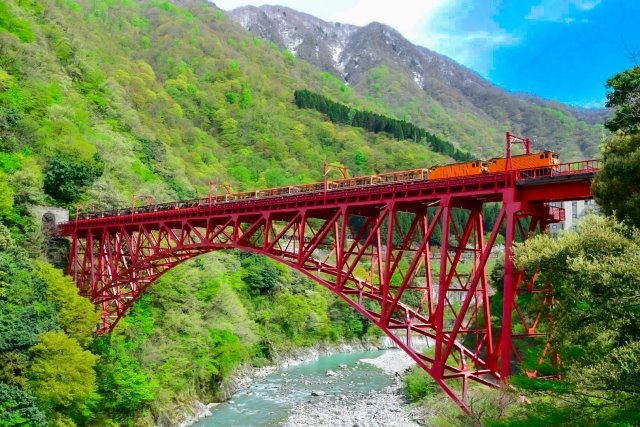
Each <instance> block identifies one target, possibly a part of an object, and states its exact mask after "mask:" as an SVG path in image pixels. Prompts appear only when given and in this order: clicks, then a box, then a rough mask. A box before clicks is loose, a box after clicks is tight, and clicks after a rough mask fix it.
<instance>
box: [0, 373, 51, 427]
mask: <svg viewBox="0 0 640 427" xmlns="http://www.w3.org/2000/svg"><path fill="white" fill-rule="evenodd" d="M47 425H48V424H47V419H46V418H45V415H44V413H43V412H42V410H41V409H40V408H39V407H38V405H37V404H36V402H35V400H34V399H33V397H32V396H30V395H29V394H27V393H25V392H24V391H22V390H20V389H19V388H17V387H14V386H11V385H8V384H3V383H1V382H0V426H1V427H10V426H24V427H47Z"/></svg>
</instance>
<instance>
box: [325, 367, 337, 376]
mask: <svg viewBox="0 0 640 427" xmlns="http://www.w3.org/2000/svg"><path fill="white" fill-rule="evenodd" d="M336 375H338V374H336V373H335V372H333V371H332V370H331V369H327V376H328V377H335V376H336Z"/></svg>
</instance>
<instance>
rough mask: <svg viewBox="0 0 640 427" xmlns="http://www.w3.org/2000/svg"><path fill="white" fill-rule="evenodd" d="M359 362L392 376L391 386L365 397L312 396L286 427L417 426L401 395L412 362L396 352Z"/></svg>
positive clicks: (338, 373) (295, 411) (292, 412)
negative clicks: (393, 376)
mask: <svg viewBox="0 0 640 427" xmlns="http://www.w3.org/2000/svg"><path fill="white" fill-rule="evenodd" d="M360 363H369V364H371V365H374V366H376V367H378V368H381V369H382V370H384V371H385V372H387V373H388V374H391V375H395V381H394V384H392V385H390V386H388V387H385V388H384V389H382V390H378V391H374V392H371V393H368V394H362V393H345V394H341V395H339V396H328V395H323V394H321V395H319V396H312V397H311V398H310V399H309V400H308V401H307V402H306V403H304V404H302V405H298V406H297V407H295V408H293V410H292V411H291V415H290V416H289V419H288V420H287V422H286V423H285V427H309V426H323V427H343V426H353V427H419V424H417V423H416V422H415V421H414V420H413V418H414V415H415V414H414V413H413V411H411V410H410V409H409V406H408V405H407V403H406V401H405V399H404V396H403V395H402V379H401V378H402V377H401V376H402V374H403V373H404V372H406V371H407V370H408V369H410V368H411V367H412V366H413V365H414V364H415V362H414V361H413V359H411V358H410V357H409V356H407V355H406V353H404V352H402V351H400V350H398V351H388V352H386V353H384V354H383V355H381V356H379V357H377V358H375V359H362V360H361V362H360ZM333 375H340V372H339V371H338V372H337V373H333ZM333 375H332V376H333Z"/></svg>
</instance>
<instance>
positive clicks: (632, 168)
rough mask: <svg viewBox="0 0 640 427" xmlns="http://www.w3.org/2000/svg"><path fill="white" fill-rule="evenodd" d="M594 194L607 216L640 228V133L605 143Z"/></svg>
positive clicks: (594, 185) (615, 138) (614, 138)
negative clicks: (612, 216) (639, 181)
mask: <svg viewBox="0 0 640 427" xmlns="http://www.w3.org/2000/svg"><path fill="white" fill-rule="evenodd" d="M603 151H604V159H603V162H602V163H603V164H602V169H601V171H600V173H598V175H597V176H596V179H595V181H594V183H593V186H592V190H593V195H594V197H595V199H596V202H597V203H598V206H600V207H601V208H602V210H603V212H605V213H606V214H609V215H611V214H614V215H615V216H616V217H617V218H618V219H620V220H622V221H625V222H627V223H629V224H632V225H635V226H636V227H640V189H639V188H638V186H637V182H638V179H640V134H636V135H627V136H623V135H617V136H614V137H612V138H611V139H610V140H609V141H607V142H606V143H605V144H604V150H603Z"/></svg>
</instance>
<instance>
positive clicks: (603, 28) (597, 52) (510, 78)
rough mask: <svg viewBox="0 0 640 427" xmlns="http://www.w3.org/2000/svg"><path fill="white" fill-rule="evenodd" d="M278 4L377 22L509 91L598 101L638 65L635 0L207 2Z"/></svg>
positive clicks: (639, 24) (638, 2)
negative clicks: (609, 84) (613, 80)
mask: <svg viewBox="0 0 640 427" xmlns="http://www.w3.org/2000/svg"><path fill="white" fill-rule="evenodd" d="M214 3H215V4H216V5H218V6H219V7H221V8H222V9H225V10H229V9H232V8H234V7H238V6H241V5H246V4H253V5H260V4H265V3H267V4H279V5H283V6H288V7H291V8H293V9H297V10H300V11H303V12H307V13H310V14H312V15H315V16H317V17H319V18H322V19H325V20H328V21H334V22H342V23H349V24H355V25H365V24H367V23H369V22H371V21H378V22H383V23H385V24H388V25H391V26H393V27H394V28H396V29H397V30H398V31H400V32H401V33H402V34H403V35H404V36H405V37H406V38H407V39H409V40H411V41H412V42H414V43H416V44H419V45H422V46H425V47H428V48H430V49H432V50H435V51H436V52H439V53H442V54H444V55H447V56H449V57H451V58H453V59H455V60H456V61H458V62H460V63H461V64H463V65H465V66H467V67H469V68H471V69H472V70H474V71H476V72H478V73H479V74H480V75H482V76H483V77H485V78H487V79H489V80H490V81H492V82H494V83H496V84H497V85H499V86H502V87H504V88H505V89H507V90H510V91H514V92H528V93H533V94H536V95H539V96H542V97H543V98H547V99H554V100H558V101H561V102H566V103H570V104H574V105H579V106H584V107H599V106H603V104H604V101H605V94H606V90H605V87H604V84H605V82H606V80H607V79H608V78H609V77H611V76H612V75H613V74H615V73H617V72H620V71H623V70H625V69H627V68H630V67H632V66H633V65H634V63H633V61H632V59H631V56H630V52H637V53H638V55H637V59H638V61H639V62H640V0H510V1H509V0H477V1H469V0H422V1H408V0H394V1H391V2H389V1H384V2H383V1H375V0H322V1H317V0H315V1H314V0H297V1H296V0H274V1H272V2H269V1H268V0H262V1H254V0H218V1H216V0H214Z"/></svg>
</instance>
